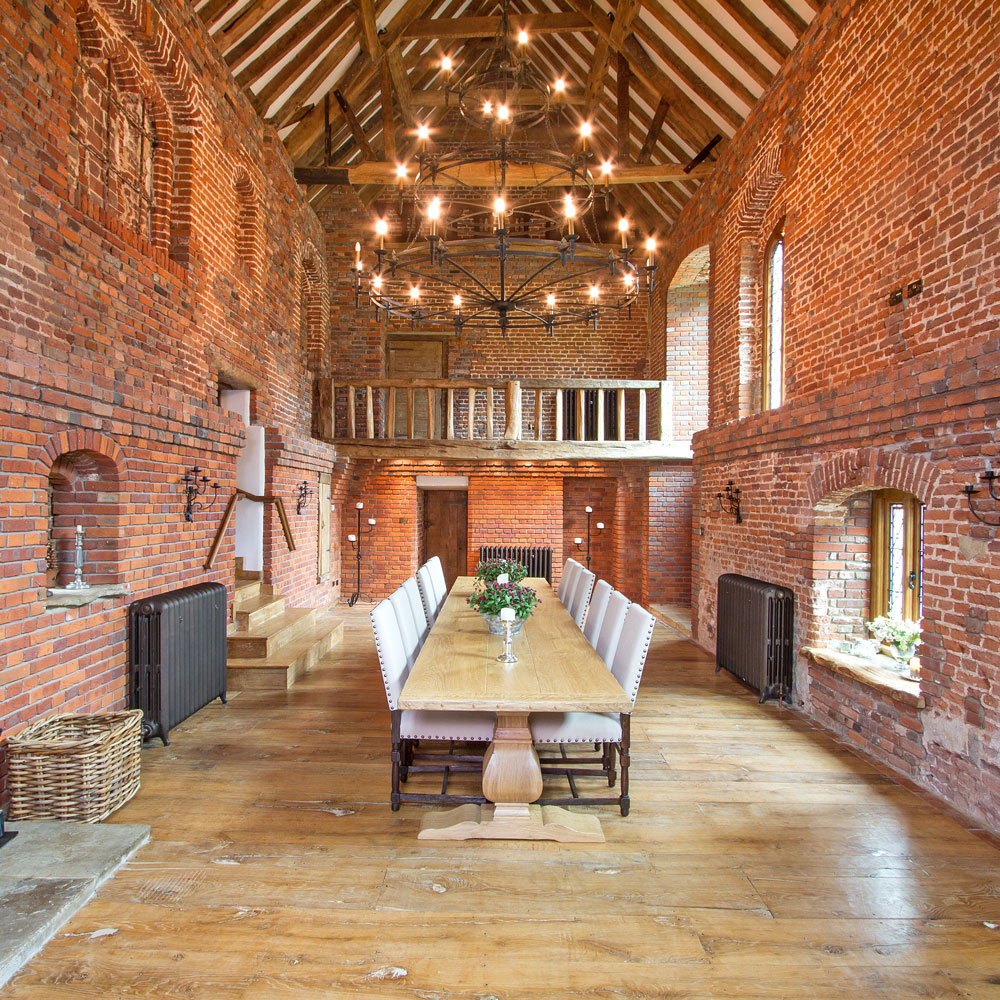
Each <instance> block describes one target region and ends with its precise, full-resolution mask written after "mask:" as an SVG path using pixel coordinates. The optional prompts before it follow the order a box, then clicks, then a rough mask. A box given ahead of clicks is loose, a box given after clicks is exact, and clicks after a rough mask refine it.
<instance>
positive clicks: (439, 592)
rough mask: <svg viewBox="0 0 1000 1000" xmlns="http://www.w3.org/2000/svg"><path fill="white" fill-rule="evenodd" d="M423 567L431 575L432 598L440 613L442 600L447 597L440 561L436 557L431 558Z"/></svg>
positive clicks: (446, 586) (446, 585) (446, 587)
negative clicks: (434, 599)
mask: <svg viewBox="0 0 1000 1000" xmlns="http://www.w3.org/2000/svg"><path fill="white" fill-rule="evenodd" d="M424 565H425V566H426V567H427V571H428V572H429V573H430V575H431V586H432V587H433V588H434V596H435V597H436V598H437V606H438V610H439V611H440V610H441V605H442V604H444V599H445V598H446V597H447V596H448V584H447V583H446V582H445V579H444V567H443V566H442V565H441V559H440V558H439V557H438V556H431V557H430V559H428V560H427V562H425V563H424Z"/></svg>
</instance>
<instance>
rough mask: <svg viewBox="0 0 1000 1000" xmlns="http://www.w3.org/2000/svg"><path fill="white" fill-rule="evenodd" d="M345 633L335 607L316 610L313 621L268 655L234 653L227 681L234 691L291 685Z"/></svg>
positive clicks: (229, 664) (229, 662) (228, 669)
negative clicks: (304, 629) (251, 655)
mask: <svg viewBox="0 0 1000 1000" xmlns="http://www.w3.org/2000/svg"><path fill="white" fill-rule="evenodd" d="M343 634H344V623H343V621H342V620H341V619H340V618H339V617H337V615H336V613H335V611H334V610H332V609H330V608H323V609H320V610H317V611H316V616H315V620H314V622H313V624H312V625H311V626H310V627H309V628H308V629H307V630H306V631H305V632H303V633H301V634H300V635H299V636H298V637H296V638H295V639H292V640H291V641H290V642H287V643H284V644H282V645H281V646H279V647H278V648H277V649H275V650H274V652H273V653H271V655H269V656H267V657H247V656H230V657H229V659H228V661H227V671H226V681H227V687H228V688H229V690H230V691H249V690H255V689H256V690H260V689H262V688H288V687H291V686H292V685H293V684H294V683H295V681H296V680H298V679H299V678H300V677H301V676H302V675H303V674H305V673H308V672H309V670H310V669H311V668H312V666H313V664H315V663H316V661H317V660H319V659H320V658H321V657H323V656H325V655H326V654H327V653H328V652H329V651H330V650H331V649H332V648H333V647H334V646H335V645H337V643H338V642H340V640H341V638H342V637H343Z"/></svg>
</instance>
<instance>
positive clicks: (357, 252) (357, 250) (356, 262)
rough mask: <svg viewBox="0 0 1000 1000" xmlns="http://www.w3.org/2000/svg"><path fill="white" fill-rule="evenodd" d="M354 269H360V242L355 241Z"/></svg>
mask: <svg viewBox="0 0 1000 1000" xmlns="http://www.w3.org/2000/svg"><path fill="white" fill-rule="evenodd" d="M354 270H355V271H360V270H361V244H360V243H355V244H354Z"/></svg>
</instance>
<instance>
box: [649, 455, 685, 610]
mask: <svg viewBox="0 0 1000 1000" xmlns="http://www.w3.org/2000/svg"><path fill="white" fill-rule="evenodd" d="M648 497H649V500H648V504H649V600H650V601H651V602H655V603H658V604H690V603H691V510H692V506H693V503H694V484H693V479H692V475H691V467H690V466H689V465H687V464H686V463H683V464H682V463H678V464H676V465H671V466H668V467H666V468H661V469H652V470H650V473H649V489H648Z"/></svg>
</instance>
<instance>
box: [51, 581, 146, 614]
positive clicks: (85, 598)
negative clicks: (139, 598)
mask: <svg viewBox="0 0 1000 1000" xmlns="http://www.w3.org/2000/svg"><path fill="white" fill-rule="evenodd" d="M128 593H129V589H128V584H124V583H104V584H99V585H98V586H96V587H87V588H86V590H68V589H66V588H65V587H57V588H54V589H52V590H47V591H46V592H45V610H46V611H52V610H55V609H56V608H82V607H85V606H86V605H88V604H94V603H96V602H97V601H103V600H106V599H107V598H109V597H122V596H124V595H126V594H128Z"/></svg>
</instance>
